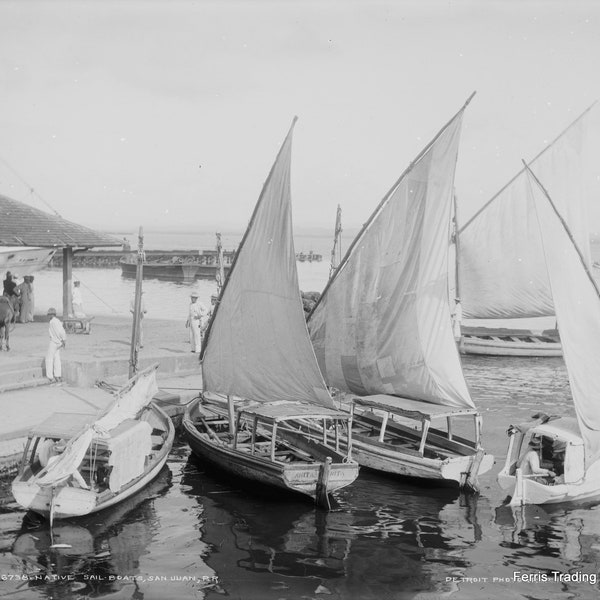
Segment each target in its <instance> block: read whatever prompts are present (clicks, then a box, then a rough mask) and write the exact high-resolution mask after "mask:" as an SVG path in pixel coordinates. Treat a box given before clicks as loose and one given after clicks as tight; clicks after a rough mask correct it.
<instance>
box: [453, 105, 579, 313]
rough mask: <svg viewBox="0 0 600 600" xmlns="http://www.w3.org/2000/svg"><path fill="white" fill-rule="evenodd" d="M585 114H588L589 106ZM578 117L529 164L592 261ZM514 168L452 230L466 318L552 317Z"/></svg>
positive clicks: (528, 207)
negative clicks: (456, 236)
mask: <svg viewBox="0 0 600 600" xmlns="http://www.w3.org/2000/svg"><path fill="white" fill-rule="evenodd" d="M588 111H589V109H588ZM588 111H586V113H584V114H583V115H582V116H581V117H580V118H579V119H578V120H577V121H575V122H574V123H573V124H572V125H571V126H570V127H569V128H568V129H567V130H566V131H565V132H564V133H563V134H562V135H561V136H560V137H559V138H557V139H556V140H555V141H554V142H553V143H552V144H551V145H550V146H548V147H547V148H546V149H545V150H544V151H543V152H542V153H541V154H539V155H538V157H537V158H536V159H534V160H533V161H531V163H530V167H531V169H532V171H533V172H534V173H535V175H536V176H537V177H538V179H539V180H540V181H542V182H543V184H544V186H545V187H546V189H547V190H548V192H549V194H550V197H551V198H552V199H553V201H554V202H555V204H556V205H557V207H558V210H559V212H560V214H561V215H562V216H563V217H564V219H565V220H566V222H567V223H568V226H569V229H570V230H571V232H572V234H573V236H574V238H575V240H576V243H577V245H578V247H579V248H580V250H581V251H582V252H583V254H584V256H585V260H586V261H587V264H588V265H590V264H591V260H590V246H589V227H588V217H587V203H586V197H585V193H584V186H583V180H584V178H583V170H584V168H583V164H584V161H583V148H584V133H585V132H586V118H585V117H586V116H587V114H588ZM528 189H529V181H528V177H527V174H526V172H525V170H522V171H520V172H519V173H518V174H517V175H516V176H515V177H514V178H513V179H512V180H511V181H510V182H509V183H508V184H507V185H506V186H505V187H504V188H503V189H502V190H501V191H500V192H499V193H498V194H496V196H494V198H492V200H490V201H489V202H488V204H487V205H486V206H485V208H483V209H482V210H481V211H480V212H479V213H478V214H477V215H476V216H475V217H474V218H473V219H472V220H471V221H469V222H468V223H466V224H465V225H464V227H462V228H461V229H460V231H459V256H458V270H459V273H458V275H459V295H460V298H461V305H462V312H463V317H464V318H467V319H510V318H519V317H540V316H549V315H553V314H554V307H553V304H552V297H551V292H550V286H549V282H548V276H547V275H546V268H545V263H544V252H543V249H542V241H541V238H540V233H539V228H538V224H537V219H536V216H535V212H534V209H533V206H532V204H531V202H527V196H528Z"/></svg>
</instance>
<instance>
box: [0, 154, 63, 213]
mask: <svg viewBox="0 0 600 600" xmlns="http://www.w3.org/2000/svg"><path fill="white" fill-rule="evenodd" d="M0 162H3V163H4V165H5V166H6V167H7V168H8V170H9V171H12V173H13V175H15V176H16V177H17V179H19V181H20V182H21V183H22V184H23V185H25V186H26V187H27V189H28V190H29V193H30V194H31V195H32V196H37V198H38V199H39V200H41V201H42V202H43V203H44V204H45V205H46V206H47V207H48V208H49V209H50V210H51V211H52V212H53V213H54V214H55V215H56V216H57V217H60V216H61V215H60V213H59V212H58V211H57V210H56V209H55V208H54V207H53V206H52V205H51V204H50V203H49V202H46V200H44V199H43V198H42V197H41V196H40V194H39V193H38V192H37V191H36V190H35V188H33V187H32V186H31V185H29V183H27V181H25V179H24V178H23V177H21V175H19V173H17V171H15V169H13V168H12V167H11V166H10V165H9V164H8V163H7V162H6V160H4V159H3V158H2V157H1V156H0ZM61 218H62V217H61Z"/></svg>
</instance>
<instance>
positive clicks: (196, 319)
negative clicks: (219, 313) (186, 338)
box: [185, 292, 208, 352]
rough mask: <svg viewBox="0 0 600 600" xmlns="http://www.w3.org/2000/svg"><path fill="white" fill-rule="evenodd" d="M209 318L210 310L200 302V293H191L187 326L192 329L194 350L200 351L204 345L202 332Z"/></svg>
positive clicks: (191, 341)
mask: <svg viewBox="0 0 600 600" xmlns="http://www.w3.org/2000/svg"><path fill="white" fill-rule="evenodd" d="M207 319H208V310H206V306H204V304H202V302H198V293H197V292H192V293H191V294H190V308H189V311H188V319H187V322H186V324H185V325H186V327H189V330H190V344H191V345H192V352H200V348H201V347H202V332H203V331H204V327H205V325H206V321H207Z"/></svg>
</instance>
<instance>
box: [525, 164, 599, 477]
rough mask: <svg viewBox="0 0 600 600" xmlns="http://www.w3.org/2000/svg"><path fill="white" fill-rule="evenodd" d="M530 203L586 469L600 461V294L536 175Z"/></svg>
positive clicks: (530, 177) (530, 178) (583, 257)
mask: <svg viewBox="0 0 600 600" xmlns="http://www.w3.org/2000/svg"><path fill="white" fill-rule="evenodd" d="M527 177H528V180H529V184H530V185H529V198H530V199H529V204H531V205H533V206H534V207H535V209H536V212H537V218H538V219H539V230H540V235H541V239H542V244H543V251H544V257H545V263H546V266H547V269H546V271H547V273H548V279H549V282H550V288H551V293H552V299H553V302H554V308H555V310H556V319H557V321H558V327H559V329H560V339H561V343H562V349H563V355H564V359H565V363H566V366H567V372H568V375H569V383H570V386H571V394H572V396H573V403H574V405H575V412H576V414H577V420H578V422H579V428H580V430H581V434H582V437H583V440H584V447H585V460H586V466H589V465H590V464H592V463H593V462H594V461H595V460H597V459H598V458H600V408H599V405H598V398H600V378H599V377H598V373H599V372H600V294H599V292H598V288H597V286H596V284H595V282H594V280H593V278H592V275H591V273H590V271H589V270H588V268H587V267H586V265H585V256H584V255H583V253H582V252H580V251H579V249H578V247H577V246H576V245H575V244H574V242H573V240H572V238H571V237H570V235H569V232H568V230H567V227H566V225H565V224H564V222H565V221H566V219H565V220H564V221H562V220H561V218H560V217H559V215H558V214H557V212H558V209H557V207H556V208H555V206H553V203H554V198H553V197H552V196H551V195H550V194H549V193H548V194H546V193H545V192H544V189H543V188H542V187H541V185H540V184H539V182H538V180H537V179H536V178H535V177H533V176H532V175H531V174H530V173H528V174H527Z"/></svg>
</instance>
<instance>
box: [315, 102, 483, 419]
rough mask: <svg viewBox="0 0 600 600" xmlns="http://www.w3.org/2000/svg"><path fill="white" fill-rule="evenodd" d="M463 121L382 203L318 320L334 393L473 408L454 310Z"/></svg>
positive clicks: (319, 344)
mask: <svg viewBox="0 0 600 600" xmlns="http://www.w3.org/2000/svg"><path fill="white" fill-rule="evenodd" d="M465 106H466V105H465ZM463 111H464V107H463V108H462V109H461V111H460V112H459V113H458V114H457V115H456V116H455V117H454V118H453V119H452V120H451V121H450V122H449V123H448V124H447V125H446V126H445V127H444V128H443V129H442V130H441V131H440V133H438V135H437V136H436V138H435V139H434V140H433V141H432V142H431V143H430V144H429V145H428V146H427V147H426V148H425V150H423V152H422V153H421V154H420V155H419V157H417V159H416V160H415V161H414V163H413V164H412V165H411V166H410V167H409V169H407V171H406V172H405V173H404V174H403V175H402V177H401V178H400V180H399V181H398V182H397V183H396V184H395V185H394V187H393V188H392V189H391V191H390V192H389V193H388V194H387V196H386V197H385V198H384V199H383V201H382V202H381V203H380V205H379V206H378V208H377V209H376V210H375V212H374V213H373V215H372V216H371V218H370V219H369V221H368V222H367V224H366V225H365V227H364V228H363V230H362V231H361V233H360V234H359V235H358V236H357V238H356V239H355V240H354V242H353V244H352V246H351V247H350V249H349V251H348V253H347V254H346V256H345V257H344V260H343V261H342V264H341V265H340V267H339V268H338V270H337V272H336V274H335V275H334V277H333V278H332V279H331V280H330V282H329V284H328V286H327V287H326V288H325V290H324V292H323V295H322V296H321V299H320V301H319V303H318V304H317V305H316V307H315V309H314V310H313V313H312V314H311V316H310V319H309V330H310V333H311V339H312V341H313V346H314V348H315V353H316V355H317V360H318V361H319V366H320V367H321V370H322V372H323V374H324V376H325V380H326V381H327V383H328V384H329V385H331V386H333V387H336V388H338V389H341V390H344V391H347V392H351V393H355V394H359V395H369V394H378V393H383V394H390V395H397V396H403V397H406V398H412V399H417V400H425V401H429V402H434V403H437V404H445V405H449V406H456V407H473V406H474V405H473V401H472V400H471V397H470V395H469V391H468V388H467V385H466V382H465V380H464V376H463V373H462V368H461V365H460V360H459V355H458V351H457V348H456V344H455V340H454V337H453V333H452V328H451V318H450V308H449V305H448V248H449V236H450V215H451V205H452V190H453V183H454V172H455V167H456V160H457V153H458V145H459V137H460V128H461V122H462V115H463Z"/></svg>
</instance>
